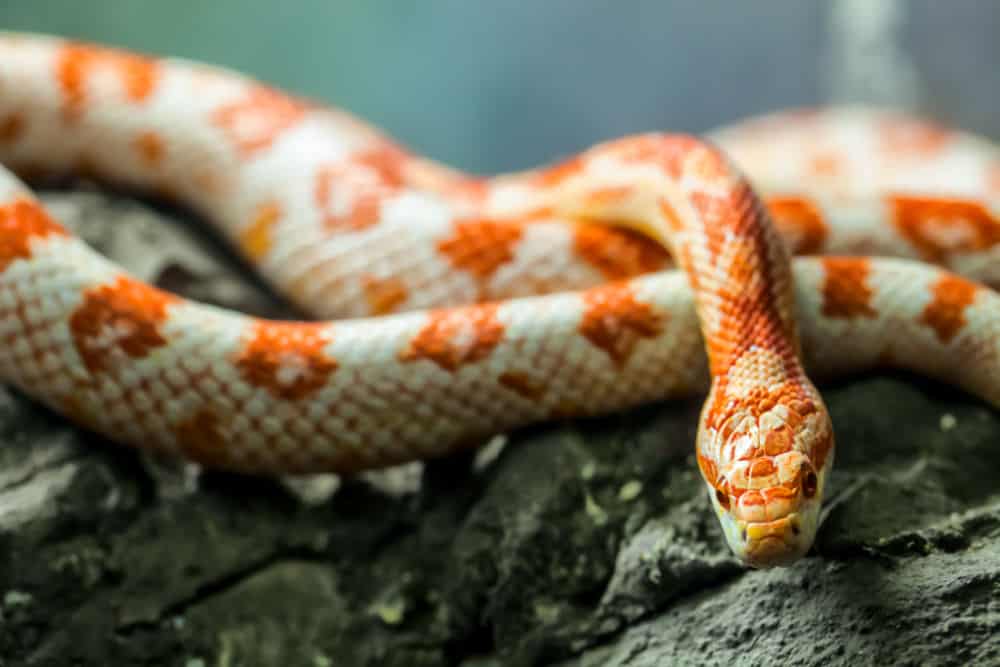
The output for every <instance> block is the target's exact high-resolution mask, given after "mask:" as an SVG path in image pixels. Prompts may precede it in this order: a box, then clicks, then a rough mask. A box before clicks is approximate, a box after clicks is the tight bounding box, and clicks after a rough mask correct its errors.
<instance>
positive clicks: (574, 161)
mask: <svg viewBox="0 0 1000 667" xmlns="http://www.w3.org/2000/svg"><path fill="white" fill-rule="evenodd" d="M586 168H587V160H586V158H585V157H584V156H582V155H577V156H574V157H571V158H569V159H568V160H565V161H563V162H560V163H558V164H555V165H553V166H551V167H549V168H547V169H543V170H542V171H540V172H539V173H538V174H537V175H536V176H535V179H534V180H535V182H536V183H537V184H538V185H540V186H542V187H554V186H557V185H560V184H562V183H564V182H565V181H568V180H569V179H571V178H573V177H574V176H577V175H579V174H581V173H582V172H583V170H584V169H586Z"/></svg>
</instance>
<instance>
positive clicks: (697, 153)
mask: <svg viewBox="0 0 1000 667" xmlns="http://www.w3.org/2000/svg"><path fill="white" fill-rule="evenodd" d="M608 146H609V147H610V149H611V150H612V151H613V154H615V155H617V156H618V157H619V158H620V159H621V160H622V161H623V162H626V163H633V164H635V163H652V164H656V165H658V166H660V167H661V168H662V169H663V170H664V171H665V172H666V174H667V175H668V176H670V177H671V178H680V175H681V172H682V171H683V169H684V163H685V162H686V161H687V160H689V159H690V160H692V161H693V162H692V168H693V169H694V170H695V171H696V172H697V173H698V175H699V176H703V177H705V178H716V177H717V176H718V174H719V173H720V172H721V171H723V170H724V169H725V164H724V162H722V158H721V156H719V155H718V154H717V153H715V152H714V151H711V150H708V149H706V148H705V146H704V144H702V143H701V142H700V141H698V139H696V138H695V137H690V136H686V135H670V136H664V135H656V134H649V135H640V136H636V137H629V138H626V139H621V140H619V141H615V142H613V143H611V144H608Z"/></svg>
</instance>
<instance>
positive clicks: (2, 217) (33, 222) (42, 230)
mask: <svg viewBox="0 0 1000 667" xmlns="http://www.w3.org/2000/svg"><path fill="white" fill-rule="evenodd" d="M53 235H56V236H66V235H67V234H66V230H65V229H63V228H62V226H61V225H59V223H57V222H56V221H55V220H53V219H52V218H50V217H49V214H48V213H46V212H45V209H43V208H42V207H41V206H40V205H39V204H37V203H36V202H33V201H31V200H30V199H18V200H15V201H14V202H12V203H10V204H7V205H5V206H0V272H2V271H4V270H6V269H7V267H8V266H10V264H11V262H13V261H15V260H18V259H28V258H29V257H31V241H32V239H37V238H46V237H48V236H53Z"/></svg>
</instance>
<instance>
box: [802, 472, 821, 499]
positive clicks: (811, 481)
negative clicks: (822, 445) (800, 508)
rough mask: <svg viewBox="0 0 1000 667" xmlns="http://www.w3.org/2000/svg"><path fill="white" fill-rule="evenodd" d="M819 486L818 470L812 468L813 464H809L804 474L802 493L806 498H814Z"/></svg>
mask: <svg viewBox="0 0 1000 667" xmlns="http://www.w3.org/2000/svg"><path fill="white" fill-rule="evenodd" d="M818 487H819V479H817V477H816V472H815V471H814V470H813V469H812V466H809V467H808V468H806V469H805V471H804V472H803V474H802V495H804V496H805V497H806V498H812V497H813V496H815V495H816V489H817V488H818Z"/></svg>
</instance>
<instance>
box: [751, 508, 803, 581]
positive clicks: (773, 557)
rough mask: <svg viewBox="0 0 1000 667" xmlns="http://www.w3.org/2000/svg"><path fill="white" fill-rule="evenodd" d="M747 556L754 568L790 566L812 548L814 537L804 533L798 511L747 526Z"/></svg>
mask: <svg viewBox="0 0 1000 667" xmlns="http://www.w3.org/2000/svg"><path fill="white" fill-rule="evenodd" d="M744 530H745V535H746V538H745V539H746V551H745V559H746V562H747V564H749V565H750V566H751V567H759V568H764V567H774V566H777V565H787V564H788V563H791V562H792V561H794V560H796V559H798V558H800V557H801V556H802V555H803V554H804V553H805V552H806V551H808V549H809V543H810V540H809V539H808V538H806V536H805V535H803V534H802V530H801V529H800V522H799V516H798V514H789V515H788V516H785V517H782V518H780V519H776V520H774V521H766V522H765V521H761V522H753V523H748V524H747V525H746V528H745V529H744Z"/></svg>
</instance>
